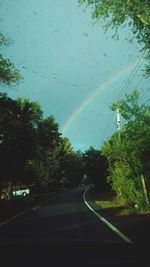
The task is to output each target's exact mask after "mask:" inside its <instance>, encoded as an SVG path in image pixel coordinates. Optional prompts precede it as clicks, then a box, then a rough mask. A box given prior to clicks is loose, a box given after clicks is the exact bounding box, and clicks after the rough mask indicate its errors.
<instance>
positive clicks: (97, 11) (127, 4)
mask: <svg viewBox="0 0 150 267" xmlns="http://www.w3.org/2000/svg"><path fill="white" fill-rule="evenodd" d="M78 2H79V3H80V4H86V5H87V6H90V7H91V9H92V16H93V19H94V20H96V21H97V20H99V19H101V20H102V21H103V22H104V23H105V24H104V26H105V29H106V30H107V29H108V28H112V29H115V32H117V29H118V27H119V26H120V25H128V26H130V27H131V28H132V32H133V34H134V35H135V36H136V38H137V40H138V41H139V42H140V43H142V44H144V48H145V49H148V51H150V3H149V0H132V1H130V0H124V1H122V0H78ZM125 23H126V24H125ZM148 59H149V60H150V57H149V55H148ZM146 74H147V75H149V74H150V72H149V66H148V67H147V70H146Z"/></svg>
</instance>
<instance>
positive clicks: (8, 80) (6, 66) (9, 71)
mask: <svg viewBox="0 0 150 267" xmlns="http://www.w3.org/2000/svg"><path fill="white" fill-rule="evenodd" d="M8 44H9V41H8V40H7V39H6V38H5V36H4V35H3V34H2V33H1V32H0V46H2V45H8ZM21 79H22V77H21V75H20V72H19V71H18V70H17V69H16V68H15V65H14V64H13V63H12V62H11V61H10V60H9V59H8V58H4V57H3V55H2V54H0V83H2V84H5V85H11V84H18V83H19V82H20V81H21Z"/></svg>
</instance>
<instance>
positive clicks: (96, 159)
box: [83, 147, 110, 192]
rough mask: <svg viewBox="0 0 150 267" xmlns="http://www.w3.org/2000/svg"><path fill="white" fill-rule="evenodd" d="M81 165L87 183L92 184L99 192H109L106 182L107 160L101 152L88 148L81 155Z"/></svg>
mask: <svg viewBox="0 0 150 267" xmlns="http://www.w3.org/2000/svg"><path fill="white" fill-rule="evenodd" d="M83 164H84V173H85V174H86V175H87V178H88V180H89V183H92V184H93V185H94V186H95V189H96V190H97V191H99V192H103V191H107V190H109V188H110V187H109V185H108V183H107V180H106V177H107V167H108V166H107V160H106V158H105V157H104V156H103V155H102V154H101V151H100V150H96V149H94V148H93V147H90V148H89V149H88V150H87V151H85V152H84V153H83Z"/></svg>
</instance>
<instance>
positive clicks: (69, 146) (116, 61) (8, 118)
mask: <svg viewBox="0 0 150 267" xmlns="http://www.w3.org/2000/svg"><path fill="white" fill-rule="evenodd" d="M133 2H134V6H133V3H132V2H131V1H127V0H126V1H124V2H123V3H124V5H123V4H122V1H120V0H119V1H102V0H99V1H88V0H83V1H82V0H80V1H78V0H76V1H75V0H65V1H63V0H62V1H61V0H60V1H58V0H56V1H54V0H43V1H40V0H37V1H34V0H30V1H26V0H22V1H19V0H16V1H9V0H5V1H1V3H0V7H1V29H0V48H1V55H0V158H1V160H0V165H1V166H0V210H1V211H0V242H1V243H3V242H6V241H10V240H11V241H16V240H22V241H24V240H34V241H37V242H38V240H51V241H58V240H65V241H66V240H69V241H75V240H78V241H102V242H127V243H132V242H145V240H147V241H148V240H149V238H150V230H149V223H150V202H149V201H150V193H149V192H150V88H149V84H150V78H149V77H150V65H149V64H150V37H149V36H150V6H149V3H148V1H143V0H136V1H133ZM142 231H143V232H142Z"/></svg>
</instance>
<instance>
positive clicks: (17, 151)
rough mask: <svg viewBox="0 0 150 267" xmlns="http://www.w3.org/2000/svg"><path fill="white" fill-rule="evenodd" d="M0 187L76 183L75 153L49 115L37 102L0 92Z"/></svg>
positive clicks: (77, 164) (78, 175) (78, 176)
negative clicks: (46, 115)
mask: <svg viewBox="0 0 150 267" xmlns="http://www.w3.org/2000/svg"><path fill="white" fill-rule="evenodd" d="M0 114H1V115H0V159H1V160H0V165H1V166H0V169H1V172H0V185H1V187H3V186H4V185H5V184H8V183H11V184H17V183H20V184H32V183H37V184H41V185H43V186H45V187H46V186H47V187H54V186H60V185H62V186H63V185H68V186H69V185H73V184H78V183H80V181H81V178H82V171H81V161H80V154H79V153H77V152H76V153H75V152H74V151H73V149H72V147H71V144H70V142H69V140H68V139H67V138H63V137H62V136H61V134H60V133H59V125H58V124H57V123H56V122H55V119H54V117H53V116H52V115H51V116H49V117H47V118H44V117H43V113H42V110H41V108H40V106H39V104H38V103H37V102H34V101H32V102H31V101H30V100H29V99H22V98H18V99H17V100H13V99H11V98H10V97H8V95H7V94H5V93H0Z"/></svg>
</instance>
